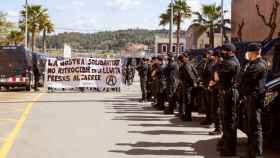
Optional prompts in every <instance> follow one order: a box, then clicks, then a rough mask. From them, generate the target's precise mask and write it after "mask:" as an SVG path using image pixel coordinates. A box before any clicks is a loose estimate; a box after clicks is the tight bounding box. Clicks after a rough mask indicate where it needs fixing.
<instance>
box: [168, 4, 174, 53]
mask: <svg viewBox="0 0 280 158" xmlns="http://www.w3.org/2000/svg"><path fill="white" fill-rule="evenodd" d="M173 7H174V1H173V0H171V2H170V9H171V14H170V26H169V52H170V53H173V16H174V15H173Z"/></svg>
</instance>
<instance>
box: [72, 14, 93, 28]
mask: <svg viewBox="0 0 280 158" xmlns="http://www.w3.org/2000/svg"><path fill="white" fill-rule="evenodd" d="M75 19H76V20H73V23H72V24H71V27H72V28H75V29H77V30H78V31H81V32H92V31H93V30H94V29H96V27H97V21H96V20H95V19H94V18H89V19H88V18H81V17H76V18H75Z"/></svg>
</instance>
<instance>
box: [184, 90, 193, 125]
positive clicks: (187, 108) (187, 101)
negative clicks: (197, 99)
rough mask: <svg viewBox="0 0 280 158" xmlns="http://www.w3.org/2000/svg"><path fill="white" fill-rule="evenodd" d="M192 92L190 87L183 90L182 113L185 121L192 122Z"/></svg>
mask: <svg viewBox="0 0 280 158" xmlns="http://www.w3.org/2000/svg"><path fill="white" fill-rule="evenodd" d="M192 90H193V88H192V87H187V88H184V95H183V113H184V117H185V119H186V120H192V107H193V105H192V104H193V99H192Z"/></svg>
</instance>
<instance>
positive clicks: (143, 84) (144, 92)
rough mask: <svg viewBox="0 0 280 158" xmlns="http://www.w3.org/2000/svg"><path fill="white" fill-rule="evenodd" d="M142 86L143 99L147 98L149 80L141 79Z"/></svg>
mask: <svg viewBox="0 0 280 158" xmlns="http://www.w3.org/2000/svg"><path fill="white" fill-rule="evenodd" d="M140 86H141V92H142V100H147V81H146V80H143V79H140Z"/></svg>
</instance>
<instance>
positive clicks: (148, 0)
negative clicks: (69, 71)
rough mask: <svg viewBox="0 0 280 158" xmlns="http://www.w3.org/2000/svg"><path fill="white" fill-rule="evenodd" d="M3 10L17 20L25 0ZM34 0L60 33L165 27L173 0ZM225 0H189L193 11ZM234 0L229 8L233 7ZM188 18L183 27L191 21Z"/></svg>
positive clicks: (5, 1)
mask: <svg viewBox="0 0 280 158" xmlns="http://www.w3.org/2000/svg"><path fill="white" fill-rule="evenodd" d="M1 1H2V3H1V6H0V11H3V12H6V13H7V14H8V19H9V20H11V21H13V22H17V21H18V19H19V11H20V10H21V9H23V6H24V4H25V0H0V2H1ZM28 1H29V3H30V4H41V5H43V6H44V7H45V8H47V9H48V12H49V15H50V17H51V20H52V21H53V22H54V24H55V30H56V33H59V32H65V31H68V32H70V31H75V32H98V31H107V30H119V29H133V28H143V29H161V28H163V27H162V26H159V25H158V24H159V15H160V14H161V13H163V12H164V11H165V10H166V8H167V6H168V4H169V3H170V0H28ZM220 1H221V0H187V3H188V4H189V5H190V6H191V7H192V9H193V11H199V10H200V8H201V4H211V3H216V4H220ZM230 3H231V2H230V0H225V8H226V9H227V10H229V9H230ZM190 23H191V20H186V22H185V23H184V24H183V28H186V29H187V27H188V26H189V25H190Z"/></svg>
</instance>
